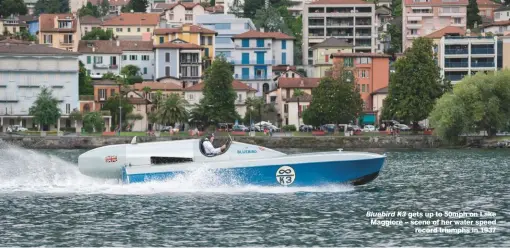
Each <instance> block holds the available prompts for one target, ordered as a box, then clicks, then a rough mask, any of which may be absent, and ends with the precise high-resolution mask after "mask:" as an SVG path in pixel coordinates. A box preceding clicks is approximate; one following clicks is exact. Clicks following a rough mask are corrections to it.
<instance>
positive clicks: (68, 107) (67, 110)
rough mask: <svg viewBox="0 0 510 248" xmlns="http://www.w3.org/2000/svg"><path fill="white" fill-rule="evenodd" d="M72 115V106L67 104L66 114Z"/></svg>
mask: <svg viewBox="0 0 510 248" xmlns="http://www.w3.org/2000/svg"><path fill="white" fill-rule="evenodd" d="M69 113H71V104H69V103H67V104H66V114H69Z"/></svg>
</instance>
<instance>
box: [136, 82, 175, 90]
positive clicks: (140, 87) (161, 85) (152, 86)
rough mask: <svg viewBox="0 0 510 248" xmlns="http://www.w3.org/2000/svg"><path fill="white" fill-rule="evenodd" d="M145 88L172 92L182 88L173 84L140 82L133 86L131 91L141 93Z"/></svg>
mask: <svg viewBox="0 0 510 248" xmlns="http://www.w3.org/2000/svg"><path fill="white" fill-rule="evenodd" d="M145 87H149V88H150V89H151V90H163V91H173V90H178V91H180V90H182V87H181V86H179V85H177V84H174V83H160V82H141V83H136V84H134V85H133V89H135V90H139V91H142V90H143V89H144V88H145Z"/></svg>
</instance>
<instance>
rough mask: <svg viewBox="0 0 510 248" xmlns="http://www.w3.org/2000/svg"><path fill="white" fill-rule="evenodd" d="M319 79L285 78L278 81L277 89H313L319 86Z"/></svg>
mask: <svg viewBox="0 0 510 248" xmlns="http://www.w3.org/2000/svg"><path fill="white" fill-rule="evenodd" d="M320 80H321V79H320V78H285V77H280V78H279V79H278V87H279V88H315V87H317V86H318V85H319V82H320Z"/></svg>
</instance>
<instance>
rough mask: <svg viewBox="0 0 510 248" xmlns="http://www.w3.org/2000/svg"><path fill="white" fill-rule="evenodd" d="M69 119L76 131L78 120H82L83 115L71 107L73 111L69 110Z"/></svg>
mask: <svg viewBox="0 0 510 248" xmlns="http://www.w3.org/2000/svg"><path fill="white" fill-rule="evenodd" d="M69 120H70V121H72V122H74V129H75V131H76V127H77V125H78V121H81V120H83V115H82V114H81V112H80V111H79V110H78V109H73V111H71V113H70V114H69Z"/></svg>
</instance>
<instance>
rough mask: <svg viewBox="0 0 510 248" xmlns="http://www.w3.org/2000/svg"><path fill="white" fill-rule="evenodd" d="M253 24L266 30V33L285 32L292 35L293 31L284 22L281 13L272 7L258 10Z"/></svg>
mask: <svg viewBox="0 0 510 248" xmlns="http://www.w3.org/2000/svg"><path fill="white" fill-rule="evenodd" d="M253 23H254V24H255V26H256V27H257V28H259V29H260V28H264V32H283V33H286V34H291V35H292V31H291V30H290V29H289V27H288V26H287V24H286V23H285V22H284V20H283V17H282V16H281V15H280V12H278V10H277V9H276V8H274V7H273V6H272V5H269V6H268V7H267V8H261V9H258V10H257V12H256V13H255V17H254V18H253Z"/></svg>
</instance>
